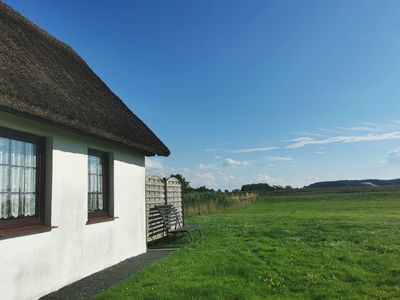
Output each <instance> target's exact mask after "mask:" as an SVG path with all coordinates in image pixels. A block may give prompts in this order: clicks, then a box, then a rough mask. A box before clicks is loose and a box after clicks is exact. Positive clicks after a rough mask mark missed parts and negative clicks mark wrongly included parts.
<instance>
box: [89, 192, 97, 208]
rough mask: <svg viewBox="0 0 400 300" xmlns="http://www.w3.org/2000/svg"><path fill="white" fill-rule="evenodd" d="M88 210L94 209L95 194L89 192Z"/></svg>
mask: <svg viewBox="0 0 400 300" xmlns="http://www.w3.org/2000/svg"><path fill="white" fill-rule="evenodd" d="M88 207H89V211H90V212H92V211H95V209H96V194H89V203H88Z"/></svg>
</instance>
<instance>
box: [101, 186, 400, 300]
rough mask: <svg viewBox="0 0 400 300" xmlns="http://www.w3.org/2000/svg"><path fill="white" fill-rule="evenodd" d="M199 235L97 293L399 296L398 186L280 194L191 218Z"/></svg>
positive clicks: (125, 295)
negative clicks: (369, 190) (373, 190)
mask: <svg viewBox="0 0 400 300" xmlns="http://www.w3.org/2000/svg"><path fill="white" fill-rule="evenodd" d="M188 221H189V222H190V223H198V224H201V225H202V228H203V238H199V237H196V238H195V241H194V242H192V243H187V240H185V239H182V240H179V241H178V242H177V243H182V244H185V246H184V247H183V248H182V249H181V250H179V251H177V252H175V253H174V254H172V255H171V256H169V257H167V258H166V259H164V260H162V261H159V262H157V263H155V264H154V265H152V266H150V267H148V268H145V269H144V270H142V271H141V272H139V273H137V274H135V276H133V277H130V278H128V279H127V280H125V281H123V282H121V283H119V284H118V285H116V286H115V287H113V288H111V289H109V290H106V291H105V292H104V293H102V294H100V295H98V296H97V297H96V299H268V298H273V299H359V298H367V299H396V298H400V226H399V224H400V193H398V192H379V193H354V194H318V195H292V196H290V195H284V196H269V197H265V198H261V199H260V200H259V201H258V202H257V203H255V204H253V205H251V206H248V207H246V208H240V209H234V210H231V211H227V212H224V213H219V214H210V215H206V216H193V217H191V218H190V219H189V220H188Z"/></svg>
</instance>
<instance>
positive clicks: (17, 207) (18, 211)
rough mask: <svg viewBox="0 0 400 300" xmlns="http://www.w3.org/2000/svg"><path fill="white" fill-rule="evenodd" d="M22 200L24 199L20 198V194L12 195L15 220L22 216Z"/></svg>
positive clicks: (12, 213)
mask: <svg viewBox="0 0 400 300" xmlns="http://www.w3.org/2000/svg"><path fill="white" fill-rule="evenodd" d="M21 198H22V197H20V194H11V216H13V217H14V218H17V217H18V216H19V215H21V208H22V203H21V205H20V202H21Z"/></svg>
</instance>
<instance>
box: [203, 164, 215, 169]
mask: <svg viewBox="0 0 400 300" xmlns="http://www.w3.org/2000/svg"><path fill="white" fill-rule="evenodd" d="M198 168H199V169H200V170H215V169H217V168H216V166H215V165H206V164H198Z"/></svg>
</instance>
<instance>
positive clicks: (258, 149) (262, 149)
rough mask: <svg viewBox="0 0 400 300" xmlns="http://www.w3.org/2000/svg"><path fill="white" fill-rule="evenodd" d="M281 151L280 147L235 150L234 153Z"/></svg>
mask: <svg viewBox="0 0 400 300" xmlns="http://www.w3.org/2000/svg"><path fill="white" fill-rule="evenodd" d="M275 149H279V148H278V147H257V148H242V149H236V150H233V151H232V153H253V152H265V151H271V150H275Z"/></svg>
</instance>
